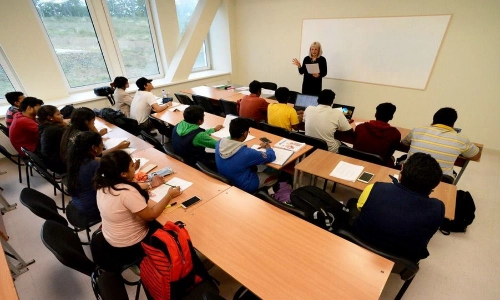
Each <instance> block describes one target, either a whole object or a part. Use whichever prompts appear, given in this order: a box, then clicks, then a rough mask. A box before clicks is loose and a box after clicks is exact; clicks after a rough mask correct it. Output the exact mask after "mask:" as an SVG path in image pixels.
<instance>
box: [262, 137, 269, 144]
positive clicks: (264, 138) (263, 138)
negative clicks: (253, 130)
mask: <svg viewBox="0 0 500 300" xmlns="http://www.w3.org/2000/svg"><path fill="white" fill-rule="evenodd" d="M260 141H261V142H264V143H271V140H270V139H268V138H266V137H261V138H260Z"/></svg>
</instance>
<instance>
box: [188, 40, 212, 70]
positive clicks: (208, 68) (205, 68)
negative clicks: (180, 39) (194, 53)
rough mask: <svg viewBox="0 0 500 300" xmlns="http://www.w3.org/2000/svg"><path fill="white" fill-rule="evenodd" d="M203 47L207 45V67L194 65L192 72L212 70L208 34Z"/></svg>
mask: <svg viewBox="0 0 500 300" xmlns="http://www.w3.org/2000/svg"><path fill="white" fill-rule="evenodd" d="M202 47H205V59H206V60H207V65H206V66H205V67H198V68H195V67H194V65H193V68H192V69H191V72H192V73H196V72H203V71H208V70H212V57H211V52H210V40H209V38H208V36H207V38H206V39H205V40H204V41H203V45H202ZM200 51H201V48H200ZM198 53H199V52H198Z"/></svg>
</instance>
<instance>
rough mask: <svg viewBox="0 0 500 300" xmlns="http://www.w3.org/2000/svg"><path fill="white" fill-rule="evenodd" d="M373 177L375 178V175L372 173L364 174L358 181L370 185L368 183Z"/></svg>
mask: <svg viewBox="0 0 500 300" xmlns="http://www.w3.org/2000/svg"><path fill="white" fill-rule="evenodd" d="M373 176H375V175H374V174H372V173H368V172H363V174H361V176H359V178H358V181H361V182H364V183H368V182H370V180H372V178H373Z"/></svg>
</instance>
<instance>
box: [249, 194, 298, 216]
mask: <svg viewBox="0 0 500 300" xmlns="http://www.w3.org/2000/svg"><path fill="white" fill-rule="evenodd" d="M254 196H255V197H257V198H259V199H261V200H264V201H266V202H268V203H270V204H272V205H274V206H276V207H278V208H280V209H282V210H284V211H286V212H288V213H290V214H292V215H294V216H296V217H299V218H301V219H305V218H306V214H305V212H304V211H302V210H300V209H297V208H295V207H293V206H292V205H290V204H285V203H282V202H279V201H278V200H276V199H274V198H273V197H271V196H270V195H269V194H268V193H266V192H265V191H262V190H259V191H257V192H255V193H254Z"/></svg>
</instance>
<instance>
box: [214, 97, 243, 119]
mask: <svg viewBox="0 0 500 300" xmlns="http://www.w3.org/2000/svg"><path fill="white" fill-rule="evenodd" d="M219 105H220V106H221V108H222V112H223V113H224V115H226V116H227V115H235V116H239V114H238V107H237V104H236V102H233V101H228V100H224V99H220V100H219Z"/></svg>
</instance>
